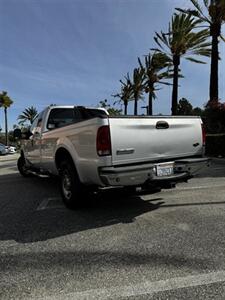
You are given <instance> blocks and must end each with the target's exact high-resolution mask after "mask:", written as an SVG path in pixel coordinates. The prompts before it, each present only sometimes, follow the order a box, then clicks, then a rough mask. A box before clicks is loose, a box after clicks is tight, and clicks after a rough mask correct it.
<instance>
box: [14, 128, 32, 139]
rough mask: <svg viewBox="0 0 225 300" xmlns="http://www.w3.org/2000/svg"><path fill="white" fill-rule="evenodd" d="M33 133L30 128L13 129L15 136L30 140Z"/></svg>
mask: <svg viewBox="0 0 225 300" xmlns="http://www.w3.org/2000/svg"><path fill="white" fill-rule="evenodd" d="M31 135H32V133H31V132H30V130H28V131H25V132H22V131H21V129H19V128H16V129H15V130H14V131H13V137H14V138H16V139H19V140H28V139H29V137H30V136H31Z"/></svg>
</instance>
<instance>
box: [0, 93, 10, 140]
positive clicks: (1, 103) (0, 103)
mask: <svg viewBox="0 0 225 300" xmlns="http://www.w3.org/2000/svg"><path fill="white" fill-rule="evenodd" d="M12 104H13V100H12V99H11V98H10V97H9V96H8V95H7V92H5V91H3V92H2V93H0V107H3V108H4V114H5V144H6V145H8V118H7V109H8V108H9V107H10V106H11V105H12Z"/></svg>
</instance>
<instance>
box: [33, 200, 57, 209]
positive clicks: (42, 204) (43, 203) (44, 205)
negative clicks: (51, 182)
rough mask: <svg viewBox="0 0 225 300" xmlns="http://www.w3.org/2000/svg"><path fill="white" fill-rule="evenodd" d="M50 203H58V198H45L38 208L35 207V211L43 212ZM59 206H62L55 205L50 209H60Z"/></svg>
mask: <svg viewBox="0 0 225 300" xmlns="http://www.w3.org/2000/svg"><path fill="white" fill-rule="evenodd" d="M50 201H56V202H58V201H60V198H59V197H49V198H45V199H44V200H43V201H42V202H41V203H40V204H39V205H38V207H37V209H36V210H45V209H47V208H48V205H49V202H50ZM61 206H62V205H59V204H58V203H57V205H55V206H51V208H56V207H61Z"/></svg>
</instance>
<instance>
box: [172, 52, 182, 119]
mask: <svg viewBox="0 0 225 300" xmlns="http://www.w3.org/2000/svg"><path fill="white" fill-rule="evenodd" d="M179 65H180V56H179V55H174V56H173V66H174V69H173V92H172V107H171V113H172V116H174V115H177V102H178V72H179Z"/></svg>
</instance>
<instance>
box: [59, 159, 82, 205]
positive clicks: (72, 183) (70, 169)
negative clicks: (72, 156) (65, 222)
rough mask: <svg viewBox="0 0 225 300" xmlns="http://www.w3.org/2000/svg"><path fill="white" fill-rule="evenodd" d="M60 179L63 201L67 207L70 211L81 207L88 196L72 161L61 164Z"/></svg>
mask: <svg viewBox="0 0 225 300" xmlns="http://www.w3.org/2000/svg"><path fill="white" fill-rule="evenodd" d="M60 178H61V194H62V199H63V202H64V204H65V205H66V207H67V208H69V209H76V208H79V207H81V204H82V203H84V200H85V196H87V195H86V193H85V191H84V187H83V185H82V183H81V182H80V179H79V177H78V174H77V171H76V168H75V167H74V165H73V162H72V161H69V160H64V161H62V162H61V164H60Z"/></svg>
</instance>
